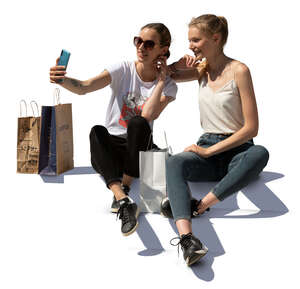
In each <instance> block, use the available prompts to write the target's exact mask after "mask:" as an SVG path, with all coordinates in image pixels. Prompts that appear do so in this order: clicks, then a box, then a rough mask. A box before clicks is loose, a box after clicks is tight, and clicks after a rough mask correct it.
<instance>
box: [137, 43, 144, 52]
mask: <svg viewBox="0 0 300 289" xmlns="http://www.w3.org/2000/svg"><path fill="white" fill-rule="evenodd" d="M137 48H138V49H140V50H144V48H145V47H144V42H142V43H141V44H138V45H137Z"/></svg>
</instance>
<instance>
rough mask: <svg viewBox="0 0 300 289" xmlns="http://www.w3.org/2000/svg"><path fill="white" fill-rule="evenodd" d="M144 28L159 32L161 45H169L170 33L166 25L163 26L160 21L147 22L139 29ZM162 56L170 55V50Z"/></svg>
mask: <svg viewBox="0 0 300 289" xmlns="http://www.w3.org/2000/svg"><path fill="white" fill-rule="evenodd" d="M145 28H149V29H153V30H155V31H156V32H157V33H158V34H159V37H160V46H161V47H163V46H168V47H170V45H171V33H170V31H169V29H168V28H167V26H165V25H164V24H162V23H149V24H146V25H145V26H143V27H142V28H141V30H143V29H145ZM164 56H166V57H167V58H168V57H169V56H170V51H169V50H168V51H167V53H166V54H165V55H164Z"/></svg>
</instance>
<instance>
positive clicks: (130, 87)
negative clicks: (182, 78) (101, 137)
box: [105, 61, 177, 135]
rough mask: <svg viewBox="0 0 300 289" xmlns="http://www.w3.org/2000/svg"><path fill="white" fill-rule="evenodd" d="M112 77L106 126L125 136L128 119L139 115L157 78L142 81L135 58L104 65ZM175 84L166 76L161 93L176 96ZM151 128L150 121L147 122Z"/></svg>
mask: <svg viewBox="0 0 300 289" xmlns="http://www.w3.org/2000/svg"><path fill="white" fill-rule="evenodd" d="M106 70H107V71H108V72H109V74H110V76H111V84H110V87H111V89H112V95H111V99H110V102H109V105H108V108H107V112H106V120H105V126H106V128H107V130H108V132H109V133H110V134H112V135H125V134H126V133H127V124H128V121H129V120H130V119H131V118H132V117H133V116H136V115H141V112H142V109H143V106H144V104H145V102H146V101H147V99H148V98H149V97H150V96H151V94H152V91H153V89H154V88H155V86H156V84H157V80H155V81H152V82H145V81H142V80H141V78H140V77H139V75H138V74H137V72H136V67H135V62H134V61H123V62H120V63H117V64H114V65H112V66H109V67H107V68H106ZM176 93H177V85H176V83H175V82H174V81H173V80H172V79H171V78H170V77H167V78H166V82H165V86H164V89H163V92H162V94H163V95H165V96H171V97H173V98H174V99H175V98H176ZM149 124H150V127H151V129H152V128H153V121H151V122H150V123H149Z"/></svg>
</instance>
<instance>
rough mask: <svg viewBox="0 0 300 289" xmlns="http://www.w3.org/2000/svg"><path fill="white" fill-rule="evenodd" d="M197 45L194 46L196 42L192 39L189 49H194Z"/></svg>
mask: <svg viewBox="0 0 300 289" xmlns="http://www.w3.org/2000/svg"><path fill="white" fill-rule="evenodd" d="M194 47H195V46H194V43H193V41H190V44H189V49H193V48H194Z"/></svg>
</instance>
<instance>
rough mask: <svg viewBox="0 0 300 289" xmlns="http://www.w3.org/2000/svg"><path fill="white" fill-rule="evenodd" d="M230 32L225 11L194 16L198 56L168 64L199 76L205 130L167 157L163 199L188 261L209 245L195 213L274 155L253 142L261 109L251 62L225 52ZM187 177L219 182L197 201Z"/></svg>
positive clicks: (176, 71)
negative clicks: (196, 230)
mask: <svg viewBox="0 0 300 289" xmlns="http://www.w3.org/2000/svg"><path fill="white" fill-rule="evenodd" d="M227 36H228V26H227V20H226V19H225V18H224V17H217V16H215V15H201V16H199V17H197V18H193V19H192V20H191V22H190V24H189V31H188V39H189V48H190V49H191V50H192V52H193V53H194V57H192V56H188V55H186V56H184V57H183V58H181V59H180V60H179V61H178V62H175V63H173V64H172V65H170V66H169V69H170V71H171V74H172V75H171V76H172V77H173V78H174V79H175V80H177V81H190V80H198V82H199V92H198V98H199V108H200V123H201V126H202V128H203V130H204V134H203V135H202V136H201V137H200V138H199V139H198V141H197V144H192V145H189V146H187V147H186V148H185V150H184V152H182V153H179V154H177V155H174V156H171V157H170V158H168V160H167V190H168V198H169V199H165V200H163V202H162V214H164V215H165V216H167V217H172V218H174V221H175V224H176V227H177V229H178V232H179V237H176V238H178V239H179V243H178V245H179V244H180V245H181V248H182V250H183V256H184V259H185V261H186V263H187V264H188V265H191V264H193V263H195V262H197V261H198V260H199V259H200V258H201V257H203V256H204V255H205V254H206V253H207V248H206V247H205V246H204V245H203V244H202V243H201V242H200V240H199V239H197V238H196V237H195V236H194V235H193V233H192V227H191V217H192V216H193V215H195V214H203V213H204V212H205V211H206V210H208V209H209V208H210V207H211V206H213V205H215V204H216V203H218V202H220V201H222V200H224V199H225V198H227V197H229V196H230V195H232V194H234V193H235V192H237V191H239V190H240V189H241V188H243V187H245V186H246V185H247V184H249V182H251V181H253V180H254V179H255V178H256V177H257V176H258V175H259V173H260V172H261V171H262V170H263V168H264V167H265V166H266V164H267V162H268V159H269V154H268V151H267V150H266V149H265V148H264V147H263V146H259V145H254V143H253V138H254V137H255V136H256V135H257V133H258V113H257V106H256V101H255V95H254V89H253V85H252V80H251V75H250V71H249V68H248V67H247V66H246V65H245V64H243V63H241V62H240V61H237V60H235V59H232V58H230V57H228V56H226V55H225V54H224V52H223V47H224V45H225V43H226V40H227ZM204 58H205V59H206V62H203V63H202V64H201V65H200V66H199V65H198V62H199V60H202V59H204ZM205 63H206V65H204V64H205ZM195 67H197V68H195ZM203 67H204V68H203ZM191 127H192V126H191ZM188 181H191V182H199V181H218V183H217V185H216V186H215V187H214V188H212V190H211V191H210V192H209V193H208V194H207V195H206V196H204V198H203V199H202V200H200V201H197V200H195V199H191V195H190V190H189V187H188V183H187V182H188Z"/></svg>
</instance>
